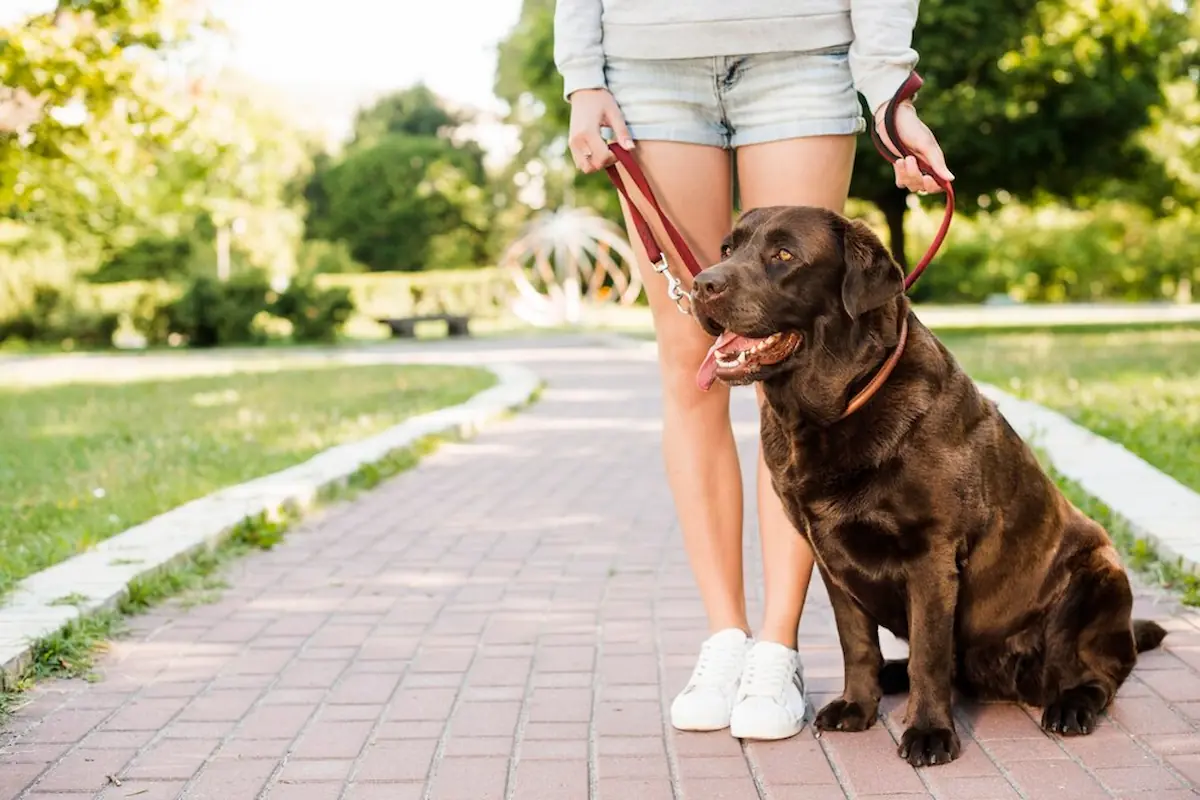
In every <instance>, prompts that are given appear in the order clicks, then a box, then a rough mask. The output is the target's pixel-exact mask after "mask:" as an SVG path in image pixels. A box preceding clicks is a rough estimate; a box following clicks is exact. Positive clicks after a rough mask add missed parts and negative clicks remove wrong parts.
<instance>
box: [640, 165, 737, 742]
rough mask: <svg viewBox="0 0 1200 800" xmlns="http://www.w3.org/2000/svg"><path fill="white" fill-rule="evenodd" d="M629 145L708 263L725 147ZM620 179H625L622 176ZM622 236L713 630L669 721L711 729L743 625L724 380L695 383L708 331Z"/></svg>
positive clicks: (720, 206)
mask: <svg viewBox="0 0 1200 800" xmlns="http://www.w3.org/2000/svg"><path fill="white" fill-rule="evenodd" d="M635 154H636V156H637V159H638V161H639V163H640V164H641V166H642V169H643V170H644V171H645V173H646V176H647V178H648V180H649V181H650V184H651V186H652V188H653V189H654V193H655V196H656V197H657V198H658V201H659V203H660V204H661V205H662V206H663V209H664V210H665V211H666V212H667V214H668V216H669V217H670V218H671V221H672V222H674V223H675V225H676V227H677V228H679V229H680V231H681V232H683V233H684V236H685V237H686V238H687V240H688V243H689V244H690V245H691V247H692V251H693V252H694V253H695V255H696V258H697V259H698V260H699V261H700V263H701V265H702V266H703V265H707V264H713V263H716V261H717V260H719V250H720V244H721V240H722V239H723V238H724V237H725V236H726V235H727V234H728V233H729V229H730V224H731V218H732V198H731V193H732V186H731V184H732V180H731V174H730V167H731V163H730V153H729V151H728V150H724V149H722V148H719V147H707V146H702V145H694V144H682V143H677V142H666V141H639V142H638V145H637V150H636V151H635ZM626 186H630V187H632V186H633V184H632V182H630V181H628V180H627V181H626ZM631 191H632V190H631ZM634 196H635V202H637V204H638V206H639V208H641V209H642V210H643V216H645V218H646V219H647V221H648V222H650V224H651V227H652V228H654V229H655V235H656V238H657V239H658V241H659V242H660V243H662V245H663V246H664V247H667V248H670V240H669V239H668V238H667V236H666V234H665V232H663V231H662V229H661V228H660V227H659V226H658V223H657V218H656V217H655V215H654V214H653V213H650V212H649V211H648V208H647V206H645V205H644V204H643V203H642V202H640V200H641V198H639V197H638V196H637V195H636V192H635V195H634ZM626 228H627V230H628V231H629V232H630V233H631V234H632V232H633V231H634V227H633V223H632V221H631V220H630V219H629V217H628V210H626ZM630 239H631V242H632V243H633V246H634V248H635V252H636V253H637V254H638V262H639V264H638V266H639V268H640V269H641V272H642V280H643V281H644V282H645V286H646V292H647V294H648V296H649V300H650V309H651V313H652V314H653V318H654V328H655V333H656V336H657V339H658V350H659V356H658V357H659V371H660V374H661V379H662V391H663V456H664V460H665V462H666V470H667V480H668V483H669V485H670V488H671V493H672V495H673V497H674V502H675V508H676V513H677V514H678V517H679V524H680V527H681V528H682V530H683V541H684V548H685V549H686V550H687V554H688V559H689V561H690V563H691V567H692V572H693V573H694V575H695V578H696V584H697V586H698V588H699V591H700V597H701V600H702V601H703V603H704V610H705V613H706V614H707V616H708V623H709V630H710V632H711V633H712V634H714V636H713V638H712V639H710V641H709V642H706V644H705V646H704V649H703V650H702V652H701V657H700V662H699V663H698V664H697V670H696V672H695V673H693V676H692V680H691V681H689V684H688V687H687V688H686V689H685V690H684V691H683V692H682V693H681V695H680V696H679V698H677V699H676V701H675V703H674V704H673V705H672V722H673V723H674V724H675V726H676V727H679V728H683V729H688V730H717V729H721V728H724V727H726V726H727V725H728V724H729V713H730V710H731V708H732V705H733V699H734V693H735V691H736V688H737V681H738V678H739V677H740V674H741V663H742V660H743V659H744V657H745V650H746V647H747V640H746V634H747V633H748V631H749V624H748V622H747V619H746V599H745V586H744V583H743V573H742V511H743V507H742V478H741V469H740V467H739V464H738V455H737V449H736V445H735V442H734V438H733V429H732V426H731V425H730V420H729V390H728V389H727V388H726V387H724V386H715V387H713V389H712V390H711V391H709V392H702V391H700V389H698V388H697V386H696V370H697V369H698V368H699V366H700V363H701V362H702V361H703V359H704V355H705V354H706V353H707V351H708V348H709V346H710V345H711V344H712V337H711V336H708V335H706V334H705V333H704V331H703V330H702V329H701V328H700V326H699V325H697V324H696V320H695V319H694V318H692V317H691V316H687V315H684V314H680V313H679V312H678V311H677V310H676V308H675V304H674V302H673V301H672V300H671V299H670V298H668V297H667V293H666V282H665V281H664V280H663V277H662V276H661V275H658V274H656V273H655V272H654V271H653V269H652V267H651V264H650V261H649V259H648V258H647V256H646V253H645V252H643V250H642V245H641V240H640V239H638V238H637V236H632V235H631V237H630ZM668 260H669V262H670V265H671V269H672V271H673V273H674V274H675V275H676V276H677V277H679V278H682V279H684V280H685V282H689V283H690V279H689V278H688V276H687V268H686V267H685V266H684V264H683V262H682V260H680V259H679V258H678V257H676V256H675V255H674V254H673V253H671V252H670V251H669V252H668Z"/></svg>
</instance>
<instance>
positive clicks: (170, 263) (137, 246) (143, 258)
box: [88, 234, 194, 283]
mask: <svg viewBox="0 0 1200 800" xmlns="http://www.w3.org/2000/svg"><path fill="white" fill-rule="evenodd" d="M193 252H194V247H193V242H192V239H191V237H188V236H163V235H161V234H152V235H150V236H146V237H143V238H141V239H138V240H137V241H136V242H134V243H133V244H131V245H130V246H129V247H126V248H124V249H122V250H119V251H117V252H116V253H114V254H113V255H112V256H110V257H109V258H108V259H106V260H105V261H104V262H103V263H102V264H101V265H100V268H99V269H97V270H96V271H95V272H94V273H92V274H91V275H90V276H88V280H90V281H91V282H92V283H124V282H125V281H159V280H167V281H169V280H176V279H178V278H180V277H182V276H183V275H184V274H185V273H186V270H187V265H188V263H189V262H190V261H191V259H192V255H193Z"/></svg>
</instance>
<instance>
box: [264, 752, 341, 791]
mask: <svg viewBox="0 0 1200 800" xmlns="http://www.w3.org/2000/svg"><path fill="white" fill-rule="evenodd" d="M353 768H354V760H353V759H349V758H290V759H288V761H287V763H286V764H284V765H283V769H282V770H281V771H280V773H279V777H278V780H279V782H280V783H309V782H313V781H337V782H338V784H339V785H340V784H341V783H342V782H343V781H344V780H346V778H348V777H349V776H350V772H351V771H352V770H353Z"/></svg>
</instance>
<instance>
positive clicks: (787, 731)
mask: <svg viewBox="0 0 1200 800" xmlns="http://www.w3.org/2000/svg"><path fill="white" fill-rule="evenodd" d="M802 730H804V721H803V720H801V721H800V722H799V723H797V724H796V725H794V726H792V725H789V726H782V727H775V728H772V727H769V726H768V727H757V726H752V725H745V724H742V725H733V724H731V725H730V726H729V733H730V735H731V736H733V738H735V739H750V740H753V741H760V742H775V741H779V740H780V739H790V738H792V737H793V736H795V735H796V734H798V733H800V731H802Z"/></svg>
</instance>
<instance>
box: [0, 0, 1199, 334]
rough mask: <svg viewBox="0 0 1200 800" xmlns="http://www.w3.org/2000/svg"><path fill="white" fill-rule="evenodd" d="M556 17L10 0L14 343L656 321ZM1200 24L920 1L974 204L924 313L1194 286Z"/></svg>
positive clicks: (246, 3) (9, 236)
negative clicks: (434, 321)
mask: <svg viewBox="0 0 1200 800" xmlns="http://www.w3.org/2000/svg"><path fill="white" fill-rule="evenodd" d="M553 6H554V3H553V0H486V1H485V0H439V2H434V3H414V2H404V3H378V2H367V0H339V2H336V3H332V2H318V1H317V0H313V1H312V2H305V3H297V2H284V0H140V1H139V2H133V1H132V0H59V1H58V2H53V1H52V0H51V1H48V0H3V2H2V3H0V129H4V130H0V348H3V349H7V350H10V351H24V350H29V349H35V350H36V349H39V348H50V349H62V348H64V347H65V348H68V349H70V348H104V347H109V346H111V345H113V344H114V343H115V344H117V345H119V346H127V347H128V346H143V345H150V346H161V345H192V346H211V345H217V344H241V343H247V342H269V341H275V342H288V341H333V340H335V339H338V338H341V339H363V338H366V339H370V338H378V337H383V336H386V335H388V328H387V327H386V326H384V325H382V324H380V323H379V322H378V320H380V319H386V318H398V317H413V316H425V315H438V314H459V315H464V316H469V317H470V318H471V320H472V322H471V324H472V326H473V328H474V329H475V330H476V331H482V332H485V333H486V332H487V331H489V330H512V329H516V328H522V327H525V328H528V327H530V326H540V327H543V328H545V327H556V326H559V327H561V326H563V325H572V326H576V325H614V326H625V327H634V328H641V329H646V328H648V318H647V316H646V314H645V309H644V302H645V298H644V293H643V292H642V291H641V287H640V285H638V284H637V281H636V278H635V277H633V276H631V275H630V274H629V270H628V265H627V263H626V261H627V259H628V257H629V252H628V248H627V246H626V245H625V243H624V242H623V240H622V237H621V236H620V235H619V232H617V233H614V228H613V227H612V225H611V224H610V223H612V222H615V221H618V220H619V216H618V213H617V211H618V208H617V203H616V197H615V194H614V193H613V191H612V189H611V187H610V186H609V185H608V183H607V181H606V179H605V178H604V176H603V175H598V176H590V177H586V178H584V177H580V176H577V175H576V174H575V171H574V169H573V167H572V165H571V164H570V162H569V160H568V159H567V158H566V157H565V153H566V148H565V142H564V133H565V131H566V125H567V115H568V107H567V105H566V103H565V102H564V101H563V100H562V99H561V88H562V87H561V82H560V79H559V77H558V75H557V72H556V71H555V68H554V64H553V61H552V44H553V43H552V20H553ZM1198 36H1200V22H1198V19H1197V15H1196V13H1195V11H1194V8H1193V7H1192V6H1190V5H1188V4H1186V3H1184V2H1182V0H1179V1H1176V0H1099V2H1097V0H1009V2H1007V3H1004V4H996V3H992V2H987V3H985V2H982V0H924V2H922V4H921V19H920V23H919V27H918V30H917V34H916V42H915V44H916V46H917V48H918V49H919V51H920V52H921V63H920V65H919V69H920V71H921V73H922V75H923V76H924V77H925V79H926V84H927V88H926V89H925V91H924V92H923V93H922V97H921V99H920V105H921V110H922V116H923V117H924V119H926V121H928V122H929V123H930V125H931V126H932V127H933V129H934V130H935V131H936V132H937V134H938V136H939V138H940V140H941V142H942V145H943V148H944V149H945V151H946V153H947V155H948V158H949V161H950V164H951V167H952V168H953V169H954V171H955V173H956V174H957V176H958V181H957V186H958V192H959V198H960V203H961V209H962V212H963V213H962V214H961V215H960V216H959V217H958V218H957V220H956V222H955V224H954V227H953V228H952V230H951V235H950V238H949V240H948V242H947V244H946V246H945V248H944V250H943V251H942V255H941V256H940V257H939V258H938V260H937V261H936V262H935V264H934V266H933V268H932V269H930V270H929V272H927V273H926V275H925V277H924V278H923V279H922V281H921V282H920V283H919V284H918V286H917V290H916V298H917V300H918V301H920V302H922V303H924V304H979V303H987V304H990V305H996V304H1003V303H1010V304H1011V303H1060V302H1088V303H1096V302H1100V301H1150V302H1157V303H1171V304H1188V303H1191V302H1192V300H1193V293H1194V292H1195V290H1196V284H1197V282H1198V281H1200V235H1198V234H1200V227H1198V225H1197V216H1196V213H1197V202H1198V201H1200V96H1198V91H1197V86H1198V78H1200V52H1198V49H1197V39H1198ZM859 152H860V157H859V163H858V165H857V168H856V173H855V179H854V184H853V189H852V192H853V196H854V199H853V201H852V204H851V208H850V211H851V213H853V214H854V215H856V216H860V217H863V218H865V219H867V220H868V221H869V222H870V223H871V224H872V226H873V227H875V228H876V229H877V230H878V231H879V232H880V234H881V235H882V236H884V238H885V240H888V241H890V242H891V243H892V247H893V250H894V251H895V252H896V254H897V255H898V257H901V258H903V257H904V256H905V255H907V256H908V257H909V258H910V259H912V258H915V256H917V255H918V254H919V253H920V252H921V251H922V250H923V248H924V247H925V246H926V244H927V242H928V240H929V238H930V236H931V234H932V231H933V228H934V226H935V225H936V222H937V219H938V214H939V213H940V210H941V205H940V203H941V200H940V199H938V198H927V199H924V200H918V198H916V197H910V196H907V195H905V194H904V193H902V192H900V191H899V190H897V189H895V187H894V186H893V184H892V181H891V178H890V175H891V173H890V168H889V167H888V165H887V164H886V163H885V162H884V161H883V160H882V159H880V158H878V157H876V156H875V154H874V151H873V150H872V149H871V146H870V144H869V142H868V141H867V140H866V139H864V141H863V142H862V145H861V147H860V151H859ZM652 289H653V290H658V287H652Z"/></svg>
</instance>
